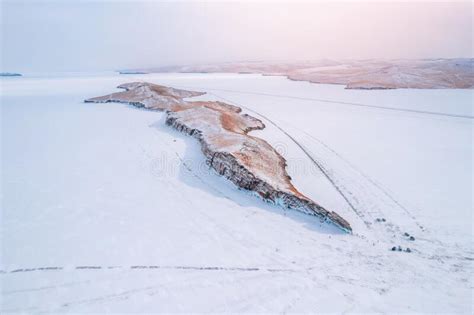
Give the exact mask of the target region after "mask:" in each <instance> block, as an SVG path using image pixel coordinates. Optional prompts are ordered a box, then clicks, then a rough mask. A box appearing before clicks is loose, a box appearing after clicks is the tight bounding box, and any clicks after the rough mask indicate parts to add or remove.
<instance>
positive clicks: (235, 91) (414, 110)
mask: <svg viewBox="0 0 474 315" xmlns="http://www.w3.org/2000/svg"><path fill="white" fill-rule="evenodd" d="M182 88H192V87H186V86H182ZM198 89H201V90H202V89H205V90H209V91H222V92H232V93H238V94H251V95H261V96H271V97H279V98H288V99H296V100H302V101H316V102H322V103H330V104H341V105H349V106H355V107H365V108H374V109H382V110H389V111H396V112H408V113H415V114H423V115H431V116H444V117H450V118H465V119H474V116H470V115H460V114H450V113H443V112H431V111H425V110H417V109H411V108H403V107H391V106H379V105H370V104H364V103H356V102H345V101H337V100H330V99H323V98H312V97H300V96H291V95H282V94H270V93H259V92H248V91H238V90H227V89H211V88H202V87H200V88H198ZM208 93H209V94H213V93H211V92H208Z"/></svg>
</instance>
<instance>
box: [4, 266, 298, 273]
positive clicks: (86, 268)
mask: <svg viewBox="0 0 474 315" xmlns="http://www.w3.org/2000/svg"><path fill="white" fill-rule="evenodd" d="M111 269H122V270H125V269H127V270H157V269H162V270H163V269H172V270H197V271H263V272H303V271H306V270H297V269H289V268H268V267H223V266H187V265H131V266H100V265H93V266H74V267H67V268H66V267H59V266H54V267H34V268H20V269H12V270H1V271H0V274H13V273H26V272H35V271H72V270H81V271H91V270H111Z"/></svg>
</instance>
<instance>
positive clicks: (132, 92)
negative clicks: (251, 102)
mask: <svg viewBox="0 0 474 315" xmlns="http://www.w3.org/2000/svg"><path fill="white" fill-rule="evenodd" d="M119 88H123V89H125V91H121V92H117V93H113V94H110V95H105V96H101V97H95V98H91V99H88V100H86V101H85V102H97V103H100V102H119V103H127V104H131V105H134V106H137V107H144V108H148V109H153V110H163V111H166V113H167V118H166V124H167V125H169V126H172V127H173V128H175V129H177V130H178V131H181V132H183V133H186V134H188V135H190V136H193V137H194V138H196V139H198V140H199V142H200V143H201V149H202V152H203V153H204V155H205V156H206V163H207V164H208V165H209V166H210V167H212V168H213V169H214V170H215V171H216V172H217V173H218V174H220V175H222V176H224V177H226V178H227V179H229V180H230V181H232V182H233V183H234V184H235V185H236V186H238V187H240V188H242V189H246V190H249V191H253V192H255V194H256V195H257V196H259V197H260V198H262V199H264V200H266V201H269V202H272V203H275V204H278V205H281V206H283V207H287V208H290V209H295V210H299V211H301V212H304V213H307V214H311V215H316V216H319V217H320V218H322V219H323V220H327V221H329V222H331V223H333V224H334V225H336V226H338V227H339V228H341V229H343V230H344V231H347V232H351V231H352V229H351V226H350V224H349V223H348V222H347V221H346V220H344V219H343V218H342V217H340V216H339V215H338V214H337V213H335V212H333V211H329V210H326V209H325V208H323V207H322V206H320V205H319V204H317V203H316V202H314V201H312V200H311V199H309V198H307V197H306V196H304V195H303V194H301V193H300V192H299V191H298V190H297V189H296V188H295V187H294V186H293V184H292V183H291V181H290V177H289V175H288V174H287V172H286V160H285V159H284V158H283V157H282V156H281V155H280V154H278V152H277V151H276V150H275V149H274V148H273V147H272V146H271V145H269V144H268V143H267V142H266V141H264V140H262V139H260V138H257V137H253V136H251V135H248V133H249V132H250V131H252V130H258V129H263V128H265V125H264V124H263V122H262V121H260V120H259V119H257V118H255V117H252V116H250V115H247V114H241V111H242V110H241V108H239V107H237V106H233V105H230V104H226V103H222V102H211V101H208V102H207V101H206V102H203V101H194V102H193V101H185V100H184V98H188V97H193V96H199V95H203V94H204V93H201V92H194V91H186V90H180V89H174V88H170V87H165V86H160V85H155V84H151V83H142V82H133V83H127V84H122V85H120V86H119Z"/></svg>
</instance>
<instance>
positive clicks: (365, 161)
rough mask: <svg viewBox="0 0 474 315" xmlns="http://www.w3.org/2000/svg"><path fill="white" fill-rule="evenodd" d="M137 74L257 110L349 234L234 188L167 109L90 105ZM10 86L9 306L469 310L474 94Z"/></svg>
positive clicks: (5, 166) (166, 78)
mask: <svg viewBox="0 0 474 315" xmlns="http://www.w3.org/2000/svg"><path fill="white" fill-rule="evenodd" d="M131 81H147V82H152V83H156V84H162V85H168V86H172V87H176V88H184V89H188V90H197V91H206V92H208V94H206V95H204V96H201V97H199V98H195V99H196V100H197V99H203V100H220V101H224V102H228V103H231V104H234V105H237V106H240V107H242V108H243V109H244V112H247V113H249V114H251V115H253V116H256V117H257V118H260V119H262V120H263V121H264V123H265V124H266V125H267V128H266V129H264V130H262V131H255V132H252V133H251V134H252V135H255V136H259V137H261V138H263V139H265V140H267V141H268V142H269V143H271V144H272V145H273V146H274V147H275V148H276V149H277V150H278V151H279V152H280V153H281V154H282V155H283V156H284V157H285V158H286V159H287V161H288V172H289V174H290V175H291V177H292V178H293V182H294V184H295V186H296V187H297V188H298V189H299V190H300V191H301V192H303V193H304V194H306V195H307V196H308V197H310V198H312V199H313V200H315V201H317V202H319V203H321V204H322V205H323V206H325V207H327V208H329V209H333V210H335V211H337V212H338V213H339V214H340V215H341V216H343V217H344V218H346V219H347V220H348V221H349V222H350V223H351V225H352V226H353V229H354V234H353V235H345V234H341V233H339V232H337V231H336V230H335V229H333V228H332V227H330V226H327V225H326V224H324V223H320V222H318V221H317V220H316V219H315V218H313V217H309V216H305V215H302V214H298V213H295V212H293V211H285V210H284V209H280V208H278V207H275V206H272V205H269V204H265V203H263V202H261V201H260V200H258V199H256V198H255V197H253V196H251V195H249V194H247V193H245V192H243V191H239V190H237V189H236V188H235V187H233V186H232V185H231V184H230V183H229V182H227V181H226V180H224V179H222V178H220V177H218V176H217V175H215V174H214V173H212V172H210V171H209V170H208V169H207V167H206V166H205V164H204V159H203V157H202V155H201V153H200V149H199V145H198V144H197V142H196V141H195V140H194V139H191V138H189V137H186V136H185V135H183V134H179V133H178V132H176V131H174V130H172V129H170V128H169V127H167V126H165V125H164V120H163V118H164V115H163V113H159V112H151V111H145V110H139V109H136V108H133V107H131V106H127V105H123V104H113V103H109V104H86V103H83V102H82V101H83V100H84V99H86V98H90V97H94V96H99V95H103V94H108V93H111V92H113V91H115V87H116V86H117V85H119V84H121V83H126V82H131ZM0 83H1V116H2V148H1V152H2V154H1V157H2V193H1V195H2V224H1V239H2V259H1V268H0V269H1V270H3V273H2V274H0V279H1V285H2V299H1V300H2V303H1V307H0V310H1V311H2V313H3V312H14V311H24V312H42V311H45V312H48V311H59V312H86V311H87V312H89V311H93V312H104V311H110V312H114V311H115V312H141V311H147V312H158V311H165V312H166V311H167V312H177V311H183V312H191V311H194V312H243V311H253V312H316V311H318V312H343V311H351V312H385V311H391V312H421V311H424V312H467V313H469V312H471V311H472V309H471V308H472V301H471V298H472V277H471V275H472V261H473V259H474V253H473V250H472V245H473V243H472V240H473V238H472V224H473V220H472V211H473V208H472V174H473V169H472V154H473V141H472V134H473V133H472V132H473V121H474V120H473V119H472V116H473V91H472V90H377V91H365V90H345V89H344V88H343V87H342V86H337V85H317V84H310V83H306V82H295V81H290V80H287V79H286V78H283V77H266V76H260V75H237V74H150V75H116V74H112V73H101V74H94V75H87V76H86V75H71V76H67V77H61V76H59V75H58V76H50V77H33V76H30V77H28V76H26V77H21V78H2V79H1V81H0ZM289 135H290V136H291V137H292V138H290V137H289ZM295 141H296V142H297V143H298V144H299V145H300V146H303V147H304V148H305V149H306V150H307V152H309V154H310V156H311V157H312V158H313V159H315V160H317V161H318V162H319V163H320V164H321V165H322V166H323V167H324V171H325V172H324V173H323V172H321V170H320V169H318V168H316V167H315V166H314V165H313V164H312V162H311V160H310V158H309V156H308V155H307V154H305V153H304V152H303V151H302V150H301V147H300V146H298V145H297V143H296V142H295ZM382 219H383V220H382ZM404 233H408V234H409V235H410V236H414V238H415V240H410V239H409V236H406V235H404ZM393 246H401V247H402V248H403V249H406V248H410V250H411V252H410V253H407V252H398V251H395V252H393V251H391V248H392V247H393ZM45 267H50V268H51V270H41V269H39V268H45ZM86 267H87V268H86ZM28 270H29V271H28ZM15 271H16V272H15ZM210 297H212V298H210Z"/></svg>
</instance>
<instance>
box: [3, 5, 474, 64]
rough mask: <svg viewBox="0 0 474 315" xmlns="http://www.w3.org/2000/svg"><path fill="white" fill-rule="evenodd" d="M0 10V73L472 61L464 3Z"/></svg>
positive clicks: (11, 7) (469, 16) (12, 7)
mask: <svg viewBox="0 0 474 315" xmlns="http://www.w3.org/2000/svg"><path fill="white" fill-rule="evenodd" d="M0 2H1V11H2V12H1V14H2V16H1V17H2V18H1V22H0V27H1V53H2V55H1V65H0V68H1V71H14V72H15V71H16V72H42V71H94V70H116V69H126V68H139V67H153V66H166V65H182V64H199V63H213V62H225V61H243V60H269V61H272V60H290V61H291V60H295V61H297V60H308V59H321V58H332V59H367V58H387V59H393V58H454V57H473V39H472V35H473V34H472V29H473V7H472V3H471V2H470V1H465V2H459V1H457V2H449V3H448V2H446V3H444V2H430V1H423V2H416V3H414V2H413V1H411V2H410V1H404V2H401V1H398V2H387V1H380V2H375V1H370V2H369V1H350V2H335V1H312V2H303V3H302V2H299V3H297V2H295V1H291V2H290V1H287V2H271V1H245V2H222V1H213V2H197V1H180V2H170V1H167V2H163V1H133V2H132V1H65V0H64V1H32V0H30V1H23V0H0Z"/></svg>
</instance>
